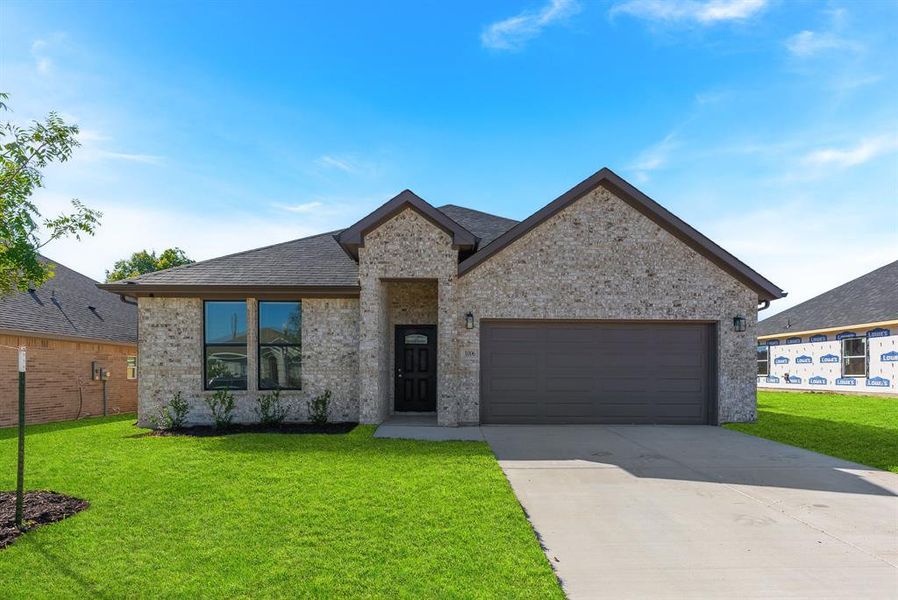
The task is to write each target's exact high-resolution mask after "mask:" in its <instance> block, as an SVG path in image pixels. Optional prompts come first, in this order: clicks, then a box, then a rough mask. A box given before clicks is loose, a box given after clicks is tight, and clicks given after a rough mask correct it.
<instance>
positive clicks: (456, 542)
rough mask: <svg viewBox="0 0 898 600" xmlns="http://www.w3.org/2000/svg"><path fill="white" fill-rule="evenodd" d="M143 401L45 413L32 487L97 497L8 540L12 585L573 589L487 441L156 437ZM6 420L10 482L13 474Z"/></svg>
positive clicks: (240, 590) (350, 593)
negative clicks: (129, 409) (132, 411)
mask: <svg viewBox="0 0 898 600" xmlns="http://www.w3.org/2000/svg"><path fill="white" fill-rule="evenodd" d="M133 421H134V417H133V415H125V416H120V417H111V418H99V419H89V420H83V421H77V422H68V423H59V424H52V425H38V426H32V427H30V428H29V430H28V437H27V441H26V443H27V453H28V458H27V463H26V467H27V471H26V487H27V488H28V489H49V490H54V491H57V492H61V493H65V494H70V495H73V496H77V497H80V498H83V499H86V500H89V501H90V503H91V506H90V508H89V509H87V510H86V511H84V512H82V513H80V514H78V515H76V516H74V517H72V518H70V519H67V520H65V521H62V522H59V523H56V524H53V525H47V526H44V527H41V528H40V529H36V530H34V531H32V532H30V533H28V534H26V535H24V536H22V537H20V538H19V539H18V540H17V541H16V542H15V543H14V544H13V545H12V546H10V547H9V548H7V549H6V550H2V551H0V598H4V599H6V598H14V597H25V596H27V597H53V598H62V597H79V598H83V597H91V598H95V597H99V598H104V597H176V596H177V597H181V596H190V597H209V596H219V597H222V596H224V597H246V596H261V597H272V596H279V597H316V598H323V597H356V598H378V597H384V598H386V597H389V598H395V597H399V598H436V597H440V598H448V597H483V598H515V597H519V598H561V597H562V594H561V590H560V588H559V586H558V584H557V582H556V579H555V576H554V574H553V573H552V570H551V567H550V566H549V564H548V562H547V561H546V559H545V557H544V555H543V553H542V550H541V549H540V546H539V544H538V542H537V540H536V538H535V536H534V534H533V531H532V530H531V528H530V525H529V523H528V522H527V520H526V518H525V516H524V514H523V511H522V509H521V507H520V505H519V504H518V502H517V500H516V499H515V497H514V495H513V493H512V491H511V488H510V487H509V485H508V483H507V482H506V480H505V477H504V475H503V474H502V471H501V470H500V468H499V465H498V464H497V463H496V460H495V459H494V458H493V455H492V454H491V452H490V451H489V448H488V447H487V445H486V444H484V443H473V442H441V443H428V442H414V441H404V440H380V439H374V438H373V437H372V433H373V428H371V427H359V428H357V429H356V430H355V431H353V432H351V433H349V434H346V435H329V436H328V435H278V434H243V435H233V436H223V437H209V438H191V437H146V436H143V435H141V433H142V432H143V430H140V429H137V428H135V427H134V426H133V425H132V423H133ZM15 447H16V439H15V430H14V429H0V489H6V490H11V489H14V487H15V454H16V450H15Z"/></svg>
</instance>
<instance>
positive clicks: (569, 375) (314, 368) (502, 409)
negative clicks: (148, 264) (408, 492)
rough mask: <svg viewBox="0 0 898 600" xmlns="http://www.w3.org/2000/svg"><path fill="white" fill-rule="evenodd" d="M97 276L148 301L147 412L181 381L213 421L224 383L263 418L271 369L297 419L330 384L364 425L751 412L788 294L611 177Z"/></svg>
mask: <svg viewBox="0 0 898 600" xmlns="http://www.w3.org/2000/svg"><path fill="white" fill-rule="evenodd" d="M101 287H103V288H104V289H107V290H110V291H115V292H118V293H121V294H125V295H127V296H130V297H133V296H136V297H137V298H138V301H139V307H140V308H139V314H140V352H141V369H142V370H141V380H140V390H139V405H140V408H139V412H140V422H141V423H143V424H147V423H149V417H150V416H151V415H152V414H153V413H154V412H155V411H157V410H158V407H159V405H160V404H161V403H164V402H167V401H168V400H169V399H170V398H171V397H172V395H173V394H175V393H177V392H180V393H181V394H183V397H184V398H185V399H187V400H188V401H189V402H190V404H191V413H190V415H189V419H190V421H191V422H194V423H198V422H208V421H209V419H210V414H209V412H208V409H207V408H206V407H205V406H204V403H203V402H202V400H203V398H205V397H207V396H209V395H210V394H211V393H213V391H212V390H213V389H214V388H218V387H229V388H231V389H233V390H235V391H234V395H235V396H236V398H237V409H236V414H235V418H236V420H237V421H252V420H255V419H257V416H256V414H255V412H254V406H255V398H256V397H257V395H258V394H259V393H261V392H264V391H266V390H267V388H269V387H274V386H273V385H272V382H274V381H277V382H278V383H281V382H283V384H285V385H282V386H281V387H284V388H286V389H285V390H284V392H283V398H285V399H287V400H288V401H289V402H291V405H292V406H293V411H292V413H291V416H290V417H291V418H292V419H299V420H302V419H306V418H307V412H306V410H307V408H306V402H307V400H309V399H310V398H312V397H314V396H315V395H317V394H320V393H322V392H323V391H324V390H330V391H331V392H332V394H333V395H332V402H331V407H330V418H331V419H332V420H347V421H355V420H358V421H361V422H363V423H379V422H382V421H384V420H385V419H387V418H388V417H389V416H390V415H391V414H393V413H394V412H417V413H420V412H423V413H436V417H437V421H438V423H439V424H441V425H457V424H467V423H593V422H599V423H719V422H723V421H747V420H751V419H754V417H755V377H754V369H755V364H754V358H753V357H754V349H755V323H756V318H757V308H758V304H759V303H760V302H766V301H769V300H774V299H776V298H780V297H782V296H783V295H784V294H783V292H782V290H780V288H778V287H777V286H775V285H774V284H772V283H771V282H769V281H767V280H766V279H764V278H763V277H762V276H760V275H759V274H758V273H756V272H755V271H753V270H752V269H750V268H749V267H747V266H746V265H745V264H743V263H742V262H740V261H739V260H737V259H736V258H735V257H733V256H732V255H731V254H729V253H727V252H726V251H725V250H723V249H722V248H720V247H719V246H718V245H716V244H715V243H714V242H712V241H711V240H709V239H708V238H706V237H705V236H703V235H702V234H701V233H699V232H698V231H696V230H695V229H693V228H692V227H690V226H689V225H687V224H686V223H684V222H683V221H681V220H680V219H678V218H677V217H676V216H674V215H673V214H671V213H670V212H668V211H667V210H666V209H664V208H663V207H661V206H660V205H659V204H657V203H656V202H654V201H653V200H651V199H650V198H648V197H647V196H645V195H644V194H642V193H641V192H639V191H638V190H637V189H635V188H634V187H633V186H631V185H630V184H628V183H627V182H625V181H624V180H623V179H621V178H620V177H618V176H617V175H615V174H614V173H612V172H611V171H610V170H608V169H603V170H601V171H599V172H598V173H596V174H595V175H593V176H591V177H589V178H588V179H586V180H585V181H583V182H581V183H580V184H578V185H577V186H575V187H574V188H573V189H571V190H570V191H568V192H566V193H565V194H563V195H561V196H560V197H559V198H557V199H555V200H554V201H552V202H551V203H549V204H548V205H546V206H545V207H544V208H542V209H541V210H539V211H537V212H536V213H535V214H533V215H531V216H530V217H528V218H527V219H525V220H524V221H521V222H516V221H513V220H511V219H505V218H502V217H497V216H494V215H490V214H486V213H483V212H480V211H477V210H471V209H467V208H461V207H458V206H451V205H450V206H443V207H441V208H435V207H433V206H431V205H430V204H428V203H427V202H425V201H424V200H422V199H421V198H419V197H418V196H416V195H415V194H413V193H412V192H410V191H408V190H406V191H404V192H402V193H400V194H399V195H398V196H396V197H395V198H393V199H392V200H390V201H389V202H387V203H386V204H384V205H383V206H381V207H380V208H378V209H377V210H375V211H374V212H373V213H371V214H369V215H368V216H366V217H365V218H363V219H362V220H361V221H359V222H358V223H356V224H354V225H352V226H351V227H349V228H348V229H345V230H342V231H339V232H336V233H326V234H321V235H317V236H313V237H309V238H304V239H299V240H294V241H290V242H285V243H282V244H276V245H273V246H268V247H266V248H259V249H256V250H249V251H246V252H240V253H237V254H232V255H230V256H224V257H221V258H216V259H212V260H208V261H204V262H198V263H194V264H191V265H188V266H184V267H178V268H175V269H171V270H168V271H160V272H156V273H151V274H147V275H144V276H141V277H137V278H134V279H131V280H126V281H121V282H116V283H113V284H107V285H103V286H101ZM259 331H262V335H259ZM274 332H277V333H274Z"/></svg>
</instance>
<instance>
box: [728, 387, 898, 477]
mask: <svg viewBox="0 0 898 600" xmlns="http://www.w3.org/2000/svg"><path fill="white" fill-rule="evenodd" d="M726 427H728V428H730V429H735V430H737V431H742V432H744V433H749V434H751V435H756V436H758V437H763V438H767V439H771V440H776V441H778V442H783V443H785V444H791V445H793V446H800V447H802V448H807V449H808V450H813V451H815V452H820V453H822V454H829V455H830V456H836V457H839V458H844V459H846V460H850V461H854V462H858V463H861V464H865V465H870V466H871V467H878V468H880V469H885V470H887V471H892V472H894V473H898V398H881V397H874V396H854V395H851V396H848V395H843V394H818V393H798V392H769V391H763V392H758V421H757V423H732V424H729V425H727V426H726Z"/></svg>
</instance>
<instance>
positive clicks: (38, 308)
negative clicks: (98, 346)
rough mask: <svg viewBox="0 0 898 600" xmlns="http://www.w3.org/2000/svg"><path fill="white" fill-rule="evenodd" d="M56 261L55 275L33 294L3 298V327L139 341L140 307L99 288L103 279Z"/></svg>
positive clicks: (19, 331) (37, 333)
mask: <svg viewBox="0 0 898 600" xmlns="http://www.w3.org/2000/svg"><path fill="white" fill-rule="evenodd" d="M41 260H42V261H44V262H49V263H52V264H54V265H55V267H54V270H55V272H56V274H55V276H54V277H53V278H51V279H50V280H49V281H47V282H46V283H45V284H44V285H42V286H40V287H39V288H37V289H35V290H34V291H30V292H17V293H14V294H12V295H10V296H6V297H2V298H0V331H4V332H10V333H16V334H23V335H34V336H38V337H40V336H48V337H63V338H78V339H86V340H98V341H108V342H118V343H130V344H136V343H137V307H136V306H134V305H133V304H130V303H127V302H123V301H122V299H121V297H119V296H118V295H116V294H111V293H109V292H107V291H104V290H101V289H97V282H96V281H94V280H93V279H91V278H90V277H87V276H86V275H82V274H81V273H78V272H77V271H73V270H72V269H69V268H68V267H64V266H63V265H61V264H59V263H58V262H56V261H54V260H52V259H49V258H46V257H41Z"/></svg>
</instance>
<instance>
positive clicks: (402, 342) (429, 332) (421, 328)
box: [394, 325, 437, 412]
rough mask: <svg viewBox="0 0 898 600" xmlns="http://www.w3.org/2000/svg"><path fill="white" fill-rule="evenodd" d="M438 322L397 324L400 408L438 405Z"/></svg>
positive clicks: (430, 408) (425, 409)
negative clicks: (436, 323) (429, 323)
mask: <svg viewBox="0 0 898 600" xmlns="http://www.w3.org/2000/svg"><path fill="white" fill-rule="evenodd" d="M436 359H437V328H436V325H397V326H396V372H395V373H394V379H395V381H396V410H397V411H406V412H408V411H414V412H430V411H435V410H436V409H437V360H436Z"/></svg>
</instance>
